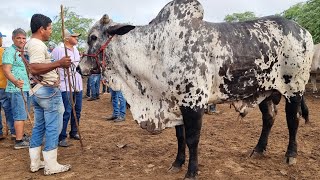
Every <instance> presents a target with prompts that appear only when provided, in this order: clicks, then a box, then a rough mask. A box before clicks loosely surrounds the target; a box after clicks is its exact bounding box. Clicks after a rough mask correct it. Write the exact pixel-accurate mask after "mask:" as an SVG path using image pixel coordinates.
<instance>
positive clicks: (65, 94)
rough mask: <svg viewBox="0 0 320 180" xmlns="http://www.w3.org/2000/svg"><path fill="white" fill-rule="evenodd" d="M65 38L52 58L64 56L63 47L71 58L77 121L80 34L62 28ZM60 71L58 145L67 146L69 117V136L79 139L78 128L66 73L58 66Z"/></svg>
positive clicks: (55, 49)
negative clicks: (60, 106) (60, 122)
mask: <svg viewBox="0 0 320 180" xmlns="http://www.w3.org/2000/svg"><path fill="white" fill-rule="evenodd" d="M64 34H65V39H64V43H61V44H60V45H59V46H58V47H56V48H54V49H53V51H52V56H53V58H54V59H61V58H63V57H65V47H66V48H67V55H68V56H70V58H71V63H72V64H71V67H70V68H69V72H70V79H71V86H72V87H71V91H72V98H73V99H74V106H75V107H74V108H75V111H76V116H77V120H78V123H79V120H80V115H81V109H82V77H81V75H80V74H79V73H78V72H77V71H76V67H77V66H78V64H79V61H80V53H79V51H78V49H77V47H76V45H77V44H78V37H79V36H80V34H78V33H75V32H73V31H72V30H71V29H65V30H64ZM59 73H60V90H61V94H62V99H63V104H64V108H65V111H64V114H63V127H62V131H61V133H60V135H59V146H61V147H68V146H69V145H68V143H67V141H66V138H67V127H68V122H69V119H71V123H70V124H71V130H70V132H69V136H70V138H72V139H75V140H79V139H80V137H79V134H78V129H77V126H76V121H75V118H74V115H73V109H72V105H71V100H70V87H69V82H68V75H67V74H66V73H67V72H66V70H65V69H62V68H59Z"/></svg>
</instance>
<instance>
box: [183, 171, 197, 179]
mask: <svg viewBox="0 0 320 180" xmlns="http://www.w3.org/2000/svg"><path fill="white" fill-rule="evenodd" d="M184 180H198V171H195V172H187V174H186V176H185V177H184Z"/></svg>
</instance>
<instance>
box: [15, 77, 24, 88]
mask: <svg viewBox="0 0 320 180" xmlns="http://www.w3.org/2000/svg"><path fill="white" fill-rule="evenodd" d="M23 83H24V82H23V80H20V79H18V80H16V81H14V83H13V84H14V85H15V86H16V87H18V88H20V89H21V88H22V87H23Z"/></svg>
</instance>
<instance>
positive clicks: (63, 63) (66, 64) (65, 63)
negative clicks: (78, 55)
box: [59, 56, 71, 68]
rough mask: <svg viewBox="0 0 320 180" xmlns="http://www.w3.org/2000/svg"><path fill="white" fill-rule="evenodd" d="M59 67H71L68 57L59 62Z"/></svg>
mask: <svg viewBox="0 0 320 180" xmlns="http://www.w3.org/2000/svg"><path fill="white" fill-rule="evenodd" d="M59 64H60V67H62V68H69V67H70V65H71V59H70V57H69V56H66V57H63V58H61V59H60V60H59Z"/></svg>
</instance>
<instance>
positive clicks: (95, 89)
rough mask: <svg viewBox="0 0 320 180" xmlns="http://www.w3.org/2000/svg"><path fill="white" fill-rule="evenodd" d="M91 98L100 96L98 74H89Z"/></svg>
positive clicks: (99, 76) (99, 77)
mask: <svg viewBox="0 0 320 180" xmlns="http://www.w3.org/2000/svg"><path fill="white" fill-rule="evenodd" d="M89 79H90V90H91V98H97V97H98V96H99V94H100V79H101V75H100V74H91V75H90V77H89Z"/></svg>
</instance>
